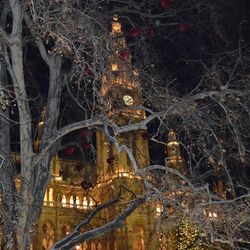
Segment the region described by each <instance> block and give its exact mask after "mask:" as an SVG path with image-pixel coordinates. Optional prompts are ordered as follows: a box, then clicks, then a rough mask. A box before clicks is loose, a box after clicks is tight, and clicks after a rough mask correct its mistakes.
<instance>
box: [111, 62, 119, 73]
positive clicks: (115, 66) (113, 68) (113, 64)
mask: <svg viewBox="0 0 250 250" xmlns="http://www.w3.org/2000/svg"><path fill="white" fill-rule="evenodd" d="M111 69H112V71H118V64H117V63H111Z"/></svg>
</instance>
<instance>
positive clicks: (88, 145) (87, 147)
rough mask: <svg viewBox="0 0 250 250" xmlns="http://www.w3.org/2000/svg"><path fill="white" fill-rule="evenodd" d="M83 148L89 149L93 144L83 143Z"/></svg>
mask: <svg viewBox="0 0 250 250" xmlns="http://www.w3.org/2000/svg"><path fill="white" fill-rule="evenodd" d="M83 149H87V150H89V149H91V145H90V144H89V143H84V144H83Z"/></svg>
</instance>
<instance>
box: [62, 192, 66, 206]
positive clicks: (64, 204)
mask: <svg viewBox="0 0 250 250" xmlns="http://www.w3.org/2000/svg"><path fill="white" fill-rule="evenodd" d="M66 203H67V201H66V196H65V195H63V196H62V206H63V207H66Z"/></svg>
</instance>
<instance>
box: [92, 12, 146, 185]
mask: <svg viewBox="0 0 250 250" xmlns="http://www.w3.org/2000/svg"><path fill="white" fill-rule="evenodd" d="M110 36H111V39H112V46H113V47H112V53H111V55H110V57H109V60H108V65H107V72H106V73H105V75H104V76H103V77H102V90H101V91H102V98H103V100H102V101H103V107H104V108H103V109H104V112H105V113H106V114H107V116H108V117H109V118H110V120H112V121H113V122H114V123H115V124H116V125H118V126H124V125H127V124H129V123H130V124H131V123H136V122H140V121H142V120H143V119H144V118H145V112H144V111H143V110H141V109H140V108H138V107H139V106H140V105H141V93H140V88H139V84H138V72H137V71H136V69H134V67H133V65H132V64H131V54H130V51H129V49H128V47H127V46H126V41H125V38H124V34H123V31H122V27H121V23H120V22H119V20H118V16H116V15H115V16H114V17H113V21H112V31H111V33H110ZM146 137H147V136H146V131H145V130H137V131H134V132H129V133H123V134H120V135H119V136H116V137H115V139H116V140H117V141H118V142H119V143H120V144H121V145H125V146H127V147H128V148H129V149H130V150H131V152H132V153H133V155H134V156H135V159H136V161H137V164H138V166H139V167H144V166H146V165H148V163H149V153H148V140H147V138H146ZM96 141H97V165H98V179H99V181H102V180H104V179H106V178H111V177H112V176H114V175H124V176H125V175H126V176H128V175H133V174H134V172H133V167H132V164H131V161H130V160H129V158H128V155H127V153H126V152H121V153H119V154H118V153H117V149H116V147H115V145H114V144H113V143H112V144H111V143H110V142H109V140H108V139H107V138H106V136H105V135H104V133H103V132H101V131H97V133H96Z"/></svg>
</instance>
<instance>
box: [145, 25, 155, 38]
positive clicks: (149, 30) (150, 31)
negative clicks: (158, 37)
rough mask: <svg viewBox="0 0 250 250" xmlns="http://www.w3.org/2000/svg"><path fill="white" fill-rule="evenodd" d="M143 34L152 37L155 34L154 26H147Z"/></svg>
mask: <svg viewBox="0 0 250 250" xmlns="http://www.w3.org/2000/svg"><path fill="white" fill-rule="evenodd" d="M145 36H146V37H148V38H152V37H154V36H155V29H154V27H152V26H151V27H148V28H146V29H145Z"/></svg>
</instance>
